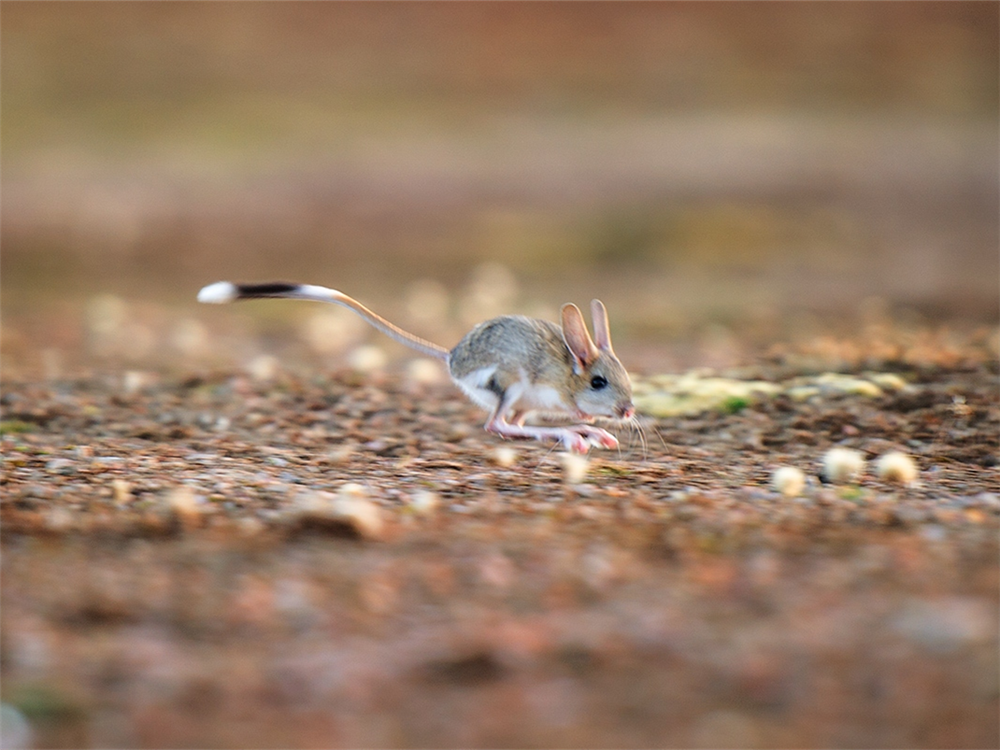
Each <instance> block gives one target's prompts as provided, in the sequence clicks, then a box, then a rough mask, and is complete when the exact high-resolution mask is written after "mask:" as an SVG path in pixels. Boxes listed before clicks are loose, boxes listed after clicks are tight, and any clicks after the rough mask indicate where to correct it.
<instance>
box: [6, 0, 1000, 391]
mask: <svg viewBox="0 0 1000 750" xmlns="http://www.w3.org/2000/svg"><path fill="white" fill-rule="evenodd" d="M0 12H2V90H3V106H2V139H3V143H2V147H3V174H2V188H3V206H2V210H3V216H2V219H3V221H2V246H3V252H2V260H0V262H2V285H3V294H2V304H3V334H4V339H3V344H4V349H5V355H7V356H5V357H4V367H5V369H6V370H7V371H8V372H11V371H12V370H11V368H13V369H14V370H17V371H24V372H36V371H38V370H39V368H44V369H47V370H48V371H49V372H50V373H51V372H55V371H58V370H59V369H60V368H63V367H68V366H70V365H72V364H74V363H78V362H83V363H94V362H100V363H105V364H107V363H117V362H124V363H126V364H132V365H134V364H150V365H151V366H166V367H169V366H172V365H181V366H188V365H190V364H192V363H195V362H206V361H208V362H215V363H217V364H220V365H227V364H234V363H238V362H246V361H250V360H252V359H253V358H254V357H256V356H260V354H261V352H268V353H269V354H270V355H274V356H277V357H279V358H281V359H283V360H285V361H302V362H306V363H307V364H310V365H314V364H316V363H322V364H329V363H335V362H336V361H337V360H338V358H340V357H342V356H344V353H345V352H347V351H349V350H350V348H351V347H352V346H354V345H356V344H357V343H358V342H359V341H361V342H363V341H366V340H368V337H369V336H371V337H372V338H371V340H372V341H375V340H376V337H375V335H374V334H370V333H369V332H368V331H367V330H365V329H364V327H363V326H359V325H358V324H357V322H356V321H349V320H348V318H349V317H350V316H349V314H348V313H346V312H344V311H340V310H339V309H332V310H323V311H319V310H317V309H316V308H315V307H310V306H308V305H299V304H279V303H253V304H249V305H244V306H239V307H234V308H225V309H215V308H204V307H199V306H197V305H196V304H195V303H194V296H195V294H196V292H197V290H198V289H199V288H200V287H201V286H202V285H203V284H206V283H209V282H211V281H215V280H218V279H233V280H244V281H250V280H275V279H281V280H297V281H307V282H311V283H319V284H326V285H329V286H333V287H336V288H339V289H341V290H343V291H346V292H347V293H348V294H351V295H353V296H355V297H357V298H359V299H361V300H363V301H364V302H366V303H367V304H368V305H369V306H371V307H373V308H375V309H376V310H377V311H379V312H381V313H383V314H384V315H386V316H387V317H390V318H391V319H393V320H394V321H396V322H398V323H400V324H402V325H403V326H404V327H407V328H410V329H412V330H415V331H416V332H418V333H421V334H423V335H426V336H429V337H431V338H434V339H435V340H436V341H439V342H440V343H442V344H444V345H449V346H450V345H452V344H454V343H455V342H456V341H457V340H458V338H459V337H460V336H461V335H462V333H463V332H464V331H466V330H467V329H468V328H469V326H470V325H472V324H473V323H475V322H477V321H479V320H482V319H484V318H485V317H488V316H490V315H493V314H497V313H500V312H525V313H528V314H536V315H544V316H551V317H553V318H554V316H555V315H556V310H557V309H558V306H559V305H560V304H562V303H563V302H566V301H570V300H572V301H576V302H577V303H583V304H585V303H586V302H587V301H588V300H589V299H590V298H591V297H594V296H600V297H602V298H603V299H604V300H605V302H606V303H607V304H608V306H609V308H610V310H611V315H612V326H613V328H614V330H615V332H616V336H617V338H618V340H619V342H618V348H619V353H620V354H622V355H623V359H626V361H628V362H629V363H630V366H632V367H635V368H639V369H653V368H672V367H684V366H692V365H701V364H710V365H725V364H732V363H734V362H739V361H740V360H741V359H742V358H745V357H746V356H747V351H748V350H750V349H753V347H754V346H756V345H758V344H759V345H760V346H766V345H767V342H773V341H775V340H781V339H785V338H795V337H796V336H814V335H816V334H817V333H818V332H824V331H827V330H835V329H837V327H838V326H840V327H841V329H842V330H844V331H848V332H849V331H851V330H854V326H856V324H857V322H858V320H859V319H864V320H870V319H872V317H873V316H874V317H876V318H877V317H879V316H883V317H885V316H888V317H892V318H895V319H898V320H902V321H903V322H904V323H907V322H908V323H910V324H913V323H920V324H929V325H935V324H937V323H939V322H947V323H949V324H954V325H959V324H966V323H967V324H971V325H973V326H975V325H977V324H989V325H992V324H995V322H996V319H997V310H998V280H1000V275H998V255H997V248H998V218H997V216H998V212H997V206H998V200H1000V197H998V174H997V172H998V159H1000V157H998V141H997V128H998V115H997V112H998V101H997V98H998V96H997V92H998V65H1000V62H998V42H997V40H998V34H997V28H998V6H997V5H996V4H995V3H983V2H971V3H967V2H921V3H908V2H901V3H795V4H787V3H773V4H772V3H767V4H764V3H753V4H745V3H725V2H721V3H634V4H633V3H586V4H567V3H551V4H550V3H531V4H511V3H504V4H494V3H476V4H456V3H441V4H438V3H420V4H414V3H398V4H397V3H378V4H356V3H344V4H341V3H337V4H328V3H297V2H287V3H154V4H141V3H127V4H123V3H93V2H81V3H39V4H35V3H27V2H23V3H22V2H5V3H3V7H2V11H0ZM341 313H343V314H341ZM685 342H694V343H693V344H690V345H688V344H686V343H685ZM706 342H707V343H706ZM378 344H379V345H380V346H384V347H385V350H386V352H387V353H388V355H389V357H390V359H392V358H393V357H395V356H397V355H399V354H402V350H398V349H397V348H395V346H394V345H390V344H388V343H387V342H386V341H385V340H381V339H379V340H378Z"/></svg>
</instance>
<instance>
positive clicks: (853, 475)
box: [823, 446, 865, 484]
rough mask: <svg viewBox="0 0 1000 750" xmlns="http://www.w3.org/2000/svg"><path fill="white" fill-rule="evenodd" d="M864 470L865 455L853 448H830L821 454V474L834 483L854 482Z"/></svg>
mask: <svg viewBox="0 0 1000 750" xmlns="http://www.w3.org/2000/svg"><path fill="white" fill-rule="evenodd" d="M864 471H865V457H864V455H863V454H862V453H861V451H856V450H854V449H853V448H841V447H839V446H838V447H835V448H831V449H830V450H828V451H827V452H826V455H824V456H823V476H824V477H826V479H827V481H830V482H833V483H834V484H846V483H850V482H856V481H857V480H858V479H860V478H861V475H862V474H863V473H864Z"/></svg>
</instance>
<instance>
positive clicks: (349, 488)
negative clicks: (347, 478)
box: [337, 482, 368, 500]
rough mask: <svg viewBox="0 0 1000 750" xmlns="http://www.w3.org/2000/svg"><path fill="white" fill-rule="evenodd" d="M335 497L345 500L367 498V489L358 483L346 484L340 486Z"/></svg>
mask: <svg viewBox="0 0 1000 750" xmlns="http://www.w3.org/2000/svg"><path fill="white" fill-rule="evenodd" d="M337 497H339V498H341V499H346V500H357V499H358V498H362V499H363V498H367V497H368V488H367V487H365V486H364V485H363V484H360V483H358V482H347V483H346V484H343V485H341V486H340V489H339V490H338V491H337Z"/></svg>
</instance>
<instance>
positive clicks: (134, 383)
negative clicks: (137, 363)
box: [122, 370, 151, 396]
mask: <svg viewBox="0 0 1000 750" xmlns="http://www.w3.org/2000/svg"><path fill="white" fill-rule="evenodd" d="M150 381H151V378H150V377H149V375H148V374H147V373H145V372H141V371H139V370H129V371H128V372H126V373H125V375H123V376H122V390H123V391H125V393H126V394H128V395H129V396H132V395H134V394H136V393H138V392H139V391H141V390H142V389H143V388H145V387H146V386H147V385H149V384H150Z"/></svg>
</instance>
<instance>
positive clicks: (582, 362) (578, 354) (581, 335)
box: [562, 303, 597, 374]
mask: <svg viewBox="0 0 1000 750" xmlns="http://www.w3.org/2000/svg"><path fill="white" fill-rule="evenodd" d="M562 334H563V341H565V342H566V346H567V347H569V350H570V353H571V354H572V355H573V370H574V371H575V372H576V373H577V374H579V373H580V372H582V371H583V370H584V369H585V368H587V367H588V366H589V365H590V363H591V362H593V361H594V360H595V359H597V347H596V346H594V342H593V341H591V339H590V334H589V333H587V325H586V323H584V322H583V313H581V312H580V308H579V307H577V306H576V305H574V304H572V303H571V304H568V305H563V307H562Z"/></svg>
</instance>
